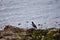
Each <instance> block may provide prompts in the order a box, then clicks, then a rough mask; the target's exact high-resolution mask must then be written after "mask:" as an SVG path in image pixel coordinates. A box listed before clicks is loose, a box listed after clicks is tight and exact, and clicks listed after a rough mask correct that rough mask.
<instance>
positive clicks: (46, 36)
mask: <svg viewBox="0 0 60 40" xmlns="http://www.w3.org/2000/svg"><path fill="white" fill-rule="evenodd" d="M0 40H60V28H49V29H34V28H30V29H24V28H18V27H14V26H11V25H6V26H5V28H4V29H3V30H0Z"/></svg>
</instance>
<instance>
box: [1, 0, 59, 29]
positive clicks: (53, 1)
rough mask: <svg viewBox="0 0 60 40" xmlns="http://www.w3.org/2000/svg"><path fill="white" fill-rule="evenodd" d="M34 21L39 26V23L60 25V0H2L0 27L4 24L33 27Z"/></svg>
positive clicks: (49, 25)
mask: <svg viewBox="0 0 60 40" xmlns="http://www.w3.org/2000/svg"><path fill="white" fill-rule="evenodd" d="M27 21H28V23H27ZM32 21H33V22H34V23H35V24H36V25H37V27H38V28H40V27H41V26H38V24H42V25H43V26H42V28H50V27H60V25H58V24H60V0H0V29H1V28H3V27H4V25H13V26H17V27H22V28H27V27H28V28H31V27H32V26H31V22H32ZM56 22H57V23H56ZM19 23H21V25H18V24H19Z"/></svg>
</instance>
